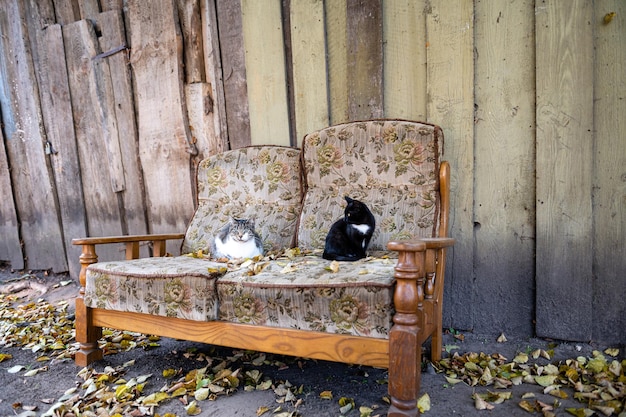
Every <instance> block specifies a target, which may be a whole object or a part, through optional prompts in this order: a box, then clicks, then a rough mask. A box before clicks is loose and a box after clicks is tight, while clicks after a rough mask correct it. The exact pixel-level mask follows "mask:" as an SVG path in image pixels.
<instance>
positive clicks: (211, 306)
mask: <svg viewBox="0 0 626 417" xmlns="http://www.w3.org/2000/svg"><path fill="white" fill-rule="evenodd" d="M224 272H226V268H225V267H224V265H223V264H219V263H216V262H211V261H208V260H205V259H196V258H192V257H188V256H177V257H157V258H143V259H133V260H130V261H113V262H99V263H95V264H92V265H89V268H87V277H86V281H87V283H86V286H85V297H84V300H85V304H86V305H87V306H88V307H94V308H104V309H108V310H118V311H131V312H136V313H145V314H153V315H158V316H167V317H178V318H181V319H189V320H197V321H208V320H215V319H216V318H217V309H218V302H217V294H216V292H215V280H216V279H217V278H218V277H219V276H220V275H222V274H224Z"/></svg>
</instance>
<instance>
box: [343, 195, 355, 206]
mask: <svg viewBox="0 0 626 417" xmlns="http://www.w3.org/2000/svg"><path fill="white" fill-rule="evenodd" d="M343 198H345V199H346V202H347V203H348V204H350V203H352V202H353V201H354V200H352V199H351V198H350V197H348V196H347V195H346V196H344V197H343Z"/></svg>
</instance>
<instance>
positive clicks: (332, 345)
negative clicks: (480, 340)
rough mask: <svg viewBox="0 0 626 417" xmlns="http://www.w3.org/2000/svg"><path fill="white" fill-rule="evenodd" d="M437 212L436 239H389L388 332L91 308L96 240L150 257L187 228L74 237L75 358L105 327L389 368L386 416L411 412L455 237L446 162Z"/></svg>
mask: <svg viewBox="0 0 626 417" xmlns="http://www.w3.org/2000/svg"><path fill="white" fill-rule="evenodd" d="M439 181H440V184H439V187H440V191H439V192H440V203H441V204H440V213H439V219H440V222H439V231H438V236H439V237H436V238H427V239H420V240H415V241H402V242H389V244H388V249H390V250H393V251H397V252H398V255H399V256H398V263H397V265H396V266H395V274H394V276H395V278H396V286H395V290H394V297H393V300H394V306H395V315H394V317H393V322H394V325H393V327H392V329H391V331H390V334H389V339H377V338H371V337H361V336H353V335H343V334H332V333H322V332H313V331H309V330H296V329H287V328H276V327H266V326H258V325H248V324H239V323H231V322H224V321H208V322H203V321H190V320H184V319H179V318H171V317H163V316H153V315H148V314H142V313H132V312H121V311H113V310H105V309H100V308H90V307H87V306H86V305H85V303H84V300H83V296H84V293H85V284H86V270H87V267H88V266H89V265H91V264H93V263H95V262H97V261H98V256H97V254H96V245H99V244H112V243H116V244H120V243H123V244H125V246H126V259H136V258H138V257H139V243H140V242H151V244H152V252H153V254H152V256H164V255H165V254H166V252H165V243H166V241H167V240H172V239H182V238H183V237H184V234H182V233H180V234H159V235H136V236H119V237H92V238H81V239H73V240H72V243H73V244H74V245H82V253H81V255H80V263H81V272H80V285H81V289H80V293H79V295H78V296H77V298H76V340H77V342H78V343H79V344H80V348H79V350H78V351H77V352H76V356H75V363H76V364H77V365H78V366H87V365H88V364H90V363H92V362H93V361H97V360H100V359H102V350H101V349H100V348H99V347H98V340H99V339H100V338H101V337H102V328H103V327H107V328H114V329H120V330H129V331H134V332H140V333H144V334H151V335H159V336H163V337H170V338H175V339H183V340H189V341H195V342H201V343H207V344H213V345H219V346H225V347H232V348H237V349H251V350H257V351H263V352H268V353H276V354H283V355H291V356H297V357H305V358H313V359H321V360H328V361H336V362H343V363H350V364H360V365H367V366H373V367H381V368H388V370H389V395H390V397H391V406H390V408H389V412H388V415H389V416H416V415H418V414H419V411H418V409H417V405H416V403H417V398H418V393H419V390H420V371H421V362H422V360H421V356H422V344H423V343H424V342H425V341H426V340H427V339H428V337H431V336H432V340H431V346H432V349H431V359H432V360H433V361H438V360H439V359H440V358H441V348H442V301H443V283H444V279H443V278H444V273H445V255H446V248H447V247H450V246H452V245H453V244H454V239H452V238H449V237H447V235H448V217H449V207H450V167H449V164H448V163H447V162H445V161H443V162H441V164H440V170H439Z"/></svg>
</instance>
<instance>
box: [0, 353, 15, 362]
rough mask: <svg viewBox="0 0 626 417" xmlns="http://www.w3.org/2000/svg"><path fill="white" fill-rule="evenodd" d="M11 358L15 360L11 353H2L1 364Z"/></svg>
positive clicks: (0, 356)
mask: <svg viewBox="0 0 626 417" xmlns="http://www.w3.org/2000/svg"><path fill="white" fill-rule="evenodd" d="M11 358H13V355H11V354H10V353H0V362H3V361H6V360H8V359H11Z"/></svg>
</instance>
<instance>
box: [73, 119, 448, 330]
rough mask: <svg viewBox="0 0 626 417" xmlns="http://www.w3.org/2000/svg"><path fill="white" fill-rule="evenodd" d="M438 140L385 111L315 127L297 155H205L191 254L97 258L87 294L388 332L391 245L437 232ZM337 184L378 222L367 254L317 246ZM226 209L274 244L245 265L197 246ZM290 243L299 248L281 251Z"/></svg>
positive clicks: (265, 320)
mask: <svg viewBox="0 0 626 417" xmlns="http://www.w3.org/2000/svg"><path fill="white" fill-rule="evenodd" d="M442 141H443V135H442V133H441V131H440V130H439V129H438V128H436V127H434V126H431V125H428V124H420V123H414V122H405V121H398V120H380V121H368V122H357V123H347V124H342V125H337V126H332V127H328V128H325V129H322V130H320V131H317V132H313V133H311V134H309V135H307V136H306V137H305V139H304V142H303V150H302V155H301V152H300V150H299V149H294V148H287V147H280V146H253V147H248V148H242V149H237V150H233V151H228V152H224V153H222V154H219V155H215V156H212V157H210V158H207V159H205V160H204V161H202V162H201V163H200V165H199V169H198V200H199V202H198V208H197V210H196V213H195V214H194V217H193V219H192V220H191V223H190V225H189V228H188V230H187V232H186V235H185V239H184V242H183V245H182V252H183V253H187V254H189V253H194V256H191V255H183V256H178V257H163V258H146V259H137V260H132V261H119V262H100V263H95V264H92V265H90V266H89V268H88V269H87V279H86V281H87V284H86V289H85V297H84V299H85V303H86V305H87V306H89V307H94V308H106V309H110V310H119V311H131V312H140V313H146V314H153V315H161V316H168V317H178V318H183V319H189V320H198V321H210V320H226V321H231V322H237V323H245V324H253V325H264V326H274V327H283V328H293V329H305V330H311V331H319V332H330V333H341V334H353V335H360V336H368V337H374V338H387V337H388V336H389V330H390V329H391V325H392V316H393V313H394V309H393V289H394V282H395V280H394V276H393V275H394V266H395V265H396V263H397V259H394V258H389V256H392V255H389V254H388V253H387V252H386V244H387V242H388V241H390V240H396V239H398V240H399V239H411V238H416V237H428V236H433V235H434V234H435V231H436V228H437V227H438V224H437V219H438V214H439V201H438V199H437V195H438V193H437V190H438V187H439V183H438V176H437V173H438V171H439V161H440V157H441V147H442V145H443V144H442V143H441V142H442ZM301 156H302V162H301V160H300V158H301ZM302 177H304V181H305V184H303V183H302ZM303 189H306V190H307V191H306V195H305V196H304V199H303ZM344 195H349V196H350V197H352V198H356V199H358V200H362V201H364V202H365V203H366V204H367V205H368V206H369V207H370V209H371V210H372V212H373V213H374V216H375V217H376V231H375V233H374V236H373V239H372V242H371V244H370V257H368V258H365V259H361V260H359V261H357V262H339V263H333V262H330V261H327V260H324V259H322V257H321V250H322V249H323V247H324V240H325V237H326V234H327V233H328V230H329V229H330V226H331V225H332V223H333V222H334V221H335V220H337V219H338V218H339V217H340V216H341V215H342V213H343V209H344V205H345V203H344V198H343V197H344ZM230 216H235V217H241V218H249V217H254V218H255V220H256V229H257V231H258V232H259V234H260V235H261V237H262V239H263V242H264V246H265V249H266V250H272V252H271V254H270V255H269V256H267V257H265V258H263V259H260V260H259V259H256V260H253V261H248V262H244V263H240V264H236V263H229V264H224V263H218V262H213V261H210V260H209V259H206V258H203V257H197V253H196V252H197V251H198V250H200V249H203V250H205V249H206V248H208V247H209V242H210V239H212V238H213V236H214V234H215V233H216V231H217V230H219V229H220V228H221V227H222V226H223V225H224V224H225V223H226V222H227V221H228V219H229V217H230ZM297 225H298V226H297ZM296 228H298V230H297V236H296ZM296 237H297V240H296ZM294 242H295V243H296V246H298V247H299V249H300V250H302V252H303V253H305V254H304V255H302V254H298V252H299V250H287V251H286V252H283V255H279V254H280V253H281V250H282V249H285V248H291V247H292V245H293V244H294ZM296 254H297V255H296Z"/></svg>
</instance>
